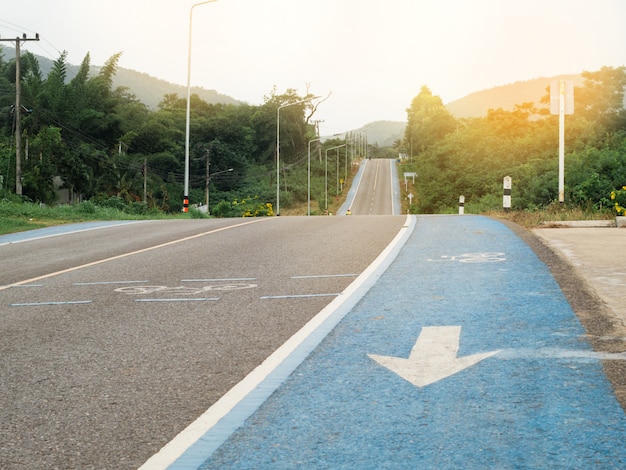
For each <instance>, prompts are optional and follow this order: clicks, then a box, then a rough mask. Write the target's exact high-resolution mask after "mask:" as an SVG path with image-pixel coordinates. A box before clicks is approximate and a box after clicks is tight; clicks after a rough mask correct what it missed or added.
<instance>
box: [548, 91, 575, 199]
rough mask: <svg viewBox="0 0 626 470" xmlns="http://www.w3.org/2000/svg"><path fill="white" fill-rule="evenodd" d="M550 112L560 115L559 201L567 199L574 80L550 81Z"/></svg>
mask: <svg viewBox="0 0 626 470" xmlns="http://www.w3.org/2000/svg"><path fill="white" fill-rule="evenodd" d="M550 113H551V114H555V115H556V114H558V115H559V202H560V203H563V202H564V201H565V115H566V114H574V82H572V81H571V80H552V82H550Z"/></svg>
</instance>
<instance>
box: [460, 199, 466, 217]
mask: <svg viewBox="0 0 626 470" xmlns="http://www.w3.org/2000/svg"><path fill="white" fill-rule="evenodd" d="M463 214H465V196H459V215H463Z"/></svg>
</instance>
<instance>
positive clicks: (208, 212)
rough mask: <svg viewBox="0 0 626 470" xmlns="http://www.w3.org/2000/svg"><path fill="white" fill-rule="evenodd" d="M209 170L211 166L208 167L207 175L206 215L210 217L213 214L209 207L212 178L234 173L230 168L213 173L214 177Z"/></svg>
mask: <svg viewBox="0 0 626 470" xmlns="http://www.w3.org/2000/svg"><path fill="white" fill-rule="evenodd" d="M208 168H209V166H208V165H207V174H206V213H207V214H209V215H210V214H211V209H210V207H209V182H210V181H211V178H215V177H216V176H217V175H221V174H222V173H228V172H229V171H233V169H232V168H229V169H228V170H222V171H218V172H216V173H213V174H212V175H210V174H209V170H208Z"/></svg>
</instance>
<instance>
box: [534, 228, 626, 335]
mask: <svg viewBox="0 0 626 470" xmlns="http://www.w3.org/2000/svg"><path fill="white" fill-rule="evenodd" d="M532 232H533V233H534V234H535V235H536V236H538V237H539V238H540V239H541V240H543V241H544V243H545V244H546V245H547V246H548V247H550V248H551V249H552V250H553V251H555V252H556V253H557V254H558V255H559V256H560V257H561V258H563V259H565V260H566V261H567V262H568V263H569V265H571V266H572V267H573V269H575V270H576V272H577V274H578V275H579V276H580V277H582V278H583V279H585V280H586V281H587V283H588V284H589V286H590V287H591V288H592V289H593V290H594V291H595V293H596V294H597V295H598V296H599V297H600V299H602V301H604V303H605V304H606V305H607V307H608V308H609V309H610V311H611V312H612V313H613V315H614V316H615V320H616V321H617V323H618V324H620V326H621V327H622V328H623V330H624V331H626V229H624V228H616V227H598V226H588V225H583V226H580V225H577V224H575V223H570V224H569V226H567V227H559V228H538V229H534V230H532Z"/></svg>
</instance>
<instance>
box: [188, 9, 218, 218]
mask: <svg viewBox="0 0 626 470" xmlns="http://www.w3.org/2000/svg"><path fill="white" fill-rule="evenodd" d="M216 1H217V0H208V1H206V2H200V3H196V4H194V5H192V6H191V9H190V10H189V44H188V47H187V114H186V121H185V189H184V194H183V212H188V211H189V121H190V116H191V25H192V23H193V22H192V20H193V9H194V8H195V7H197V6H200V5H205V4H207V3H213V2H216Z"/></svg>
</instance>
